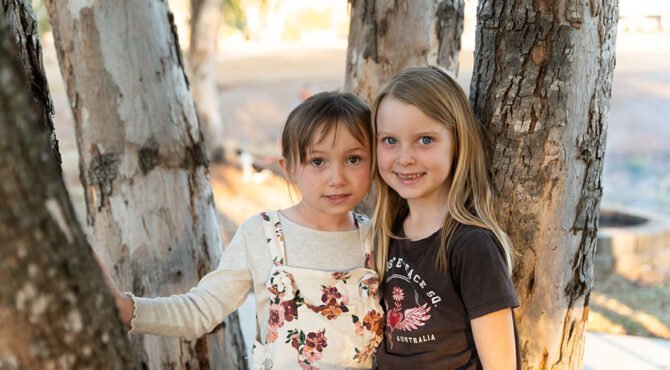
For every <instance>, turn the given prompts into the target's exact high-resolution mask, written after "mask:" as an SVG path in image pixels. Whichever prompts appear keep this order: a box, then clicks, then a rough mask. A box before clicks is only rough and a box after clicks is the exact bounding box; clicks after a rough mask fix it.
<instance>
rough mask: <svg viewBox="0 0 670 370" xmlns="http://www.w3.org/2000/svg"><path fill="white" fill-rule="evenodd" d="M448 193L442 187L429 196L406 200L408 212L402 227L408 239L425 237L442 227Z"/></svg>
mask: <svg viewBox="0 0 670 370" xmlns="http://www.w3.org/2000/svg"><path fill="white" fill-rule="evenodd" d="M448 195H449V191H448V190H447V189H443V190H441V191H440V192H438V193H437V194H435V195H434V196H431V197H425V198H420V199H408V200H407V205H408V207H409V214H408V215H407V218H405V221H404V222H403V229H404V232H405V235H406V236H407V237H408V238H409V239H410V240H419V239H423V238H426V237H428V236H430V235H432V234H433V233H434V232H436V231H437V230H439V229H441V228H442V226H443V225H444V220H445V218H446V217H447V214H448V213H449V209H448V208H447V196H448Z"/></svg>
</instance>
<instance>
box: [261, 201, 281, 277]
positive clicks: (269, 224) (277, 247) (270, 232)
mask: <svg viewBox="0 0 670 370" xmlns="http://www.w3.org/2000/svg"><path fill="white" fill-rule="evenodd" d="M261 218H262V219H263V231H265V239H266V240H267V242H268V247H269V248H270V256H271V257H272V263H273V264H274V265H275V266H285V265H286V248H285V247H284V232H283V231H282V226H281V222H279V211H267V212H261Z"/></svg>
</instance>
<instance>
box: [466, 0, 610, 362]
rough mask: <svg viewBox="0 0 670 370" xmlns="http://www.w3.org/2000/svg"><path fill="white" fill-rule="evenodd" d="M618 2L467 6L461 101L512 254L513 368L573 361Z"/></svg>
mask: <svg viewBox="0 0 670 370" xmlns="http://www.w3.org/2000/svg"><path fill="white" fill-rule="evenodd" d="M617 3H618V2H617V1H616V0H615V1H603V0H592V1H588V2H584V1H577V0H567V1H556V2H554V1H546V0H540V1H537V0H517V1H491V0H485V1H482V2H480V3H479V8H478V11H477V34H476V49H475V65H474V73H473V76H472V84H471V93H470V100H471V103H472V104H473V107H474V110H475V113H476V115H477V117H478V119H479V120H480V122H481V123H482V125H483V127H484V129H485V130H487V132H488V137H487V138H488V141H489V144H490V146H489V150H490V153H489V154H490V156H491V159H492V173H493V182H494V185H495V188H496V189H497V196H498V203H497V209H498V212H497V216H498V219H499V221H500V222H501V224H502V227H503V229H505V230H507V231H508V233H509V234H510V236H511V238H512V241H513V243H514V245H515V247H516V250H517V251H518V252H519V256H517V258H516V264H515V271H514V281H515V285H516V290H517V295H518V297H519V299H520V301H521V307H520V308H519V309H517V311H516V312H517V319H518V323H519V334H520V339H521V350H522V357H523V368H525V369H547V368H552V369H554V368H555V369H578V368H581V367H582V355H583V350H584V335H583V334H584V328H585V325H586V320H587V316H588V303H589V294H590V291H591V287H592V284H593V254H594V250H595V243H596V231H597V226H598V217H599V213H598V207H599V203H600V198H601V195H602V184H601V174H602V161H603V155H604V153H605V139H606V130H607V121H606V116H607V112H608V110H609V100H610V92H611V86H612V74H613V71H614V45H615V38H616V23H617V18H618V4H617Z"/></svg>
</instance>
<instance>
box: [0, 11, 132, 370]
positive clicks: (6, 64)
mask: <svg viewBox="0 0 670 370" xmlns="http://www.w3.org/2000/svg"><path fill="white" fill-rule="evenodd" d="M2 5H3V6H0V132H2V134H1V135H0V281H2V284H0V368H2V369H56V368H58V369H78V368H90V369H102V368H105V369H133V368H139V367H138V366H137V364H136V363H135V362H134V356H133V355H132V351H131V346H130V342H129V341H128V339H127V337H126V334H125V330H124V329H123V324H121V321H120V320H119V317H118V313H117V312H116V309H115V306H114V300H113V298H112V297H111V295H110V294H109V293H108V290H107V289H106V286H105V283H104V280H103V278H102V275H101V274H100V271H99V269H98V268H97V267H96V264H95V262H94V260H93V258H92V256H91V252H90V247H89V245H88V242H87V241H86V237H85V235H84V233H83V232H82V230H81V228H80V226H79V224H78V222H77V219H76V217H75V214H74V210H73V208H72V205H71V204H70V200H69V198H68V194H67V191H66V190H65V186H64V183H63V179H62V177H61V174H60V163H59V162H58V160H57V158H55V157H54V156H53V153H54V147H53V141H52V140H51V139H52V138H53V127H50V122H49V121H48V120H47V119H48V113H47V112H48V106H49V103H50V101H49V99H48V89H47V87H46V80H45V79H42V80H40V79H39V78H30V79H29V78H26V76H33V75H32V74H33V73H39V71H43V68H42V61H41V57H39V55H40V53H41V50H40V47H39V40H37V35H36V34H32V30H31V29H30V25H31V24H33V25H34V23H31V20H32V21H33V22H34V17H31V16H32V14H30V13H26V14H23V15H21V14H18V13H17V12H16V11H17V10H18V11H19V12H23V11H25V10H28V9H30V8H29V7H28V6H27V5H26V4H24V3H22V2H19V1H11V2H10V1H6V2H3V4H2ZM7 10H9V11H8V12H7V13H5V11H7ZM23 16H25V17H26V18H21V17H23ZM7 17H8V18H9V19H10V26H9V27H10V28H12V29H11V30H10V29H8V26H7V22H6V18H7ZM17 19H21V21H18V22H17V21H16V20H17ZM24 21H27V22H24ZM26 26H27V27H26ZM17 34H18V35H31V36H30V38H33V39H32V40H31V41H29V42H25V40H26V39H24V38H21V37H18V38H17V37H16V35H17ZM13 40H16V41H19V42H18V43H17V44H14V43H13V42H12V41H13ZM26 56H28V58H26ZM20 59H22V60H23V64H24V65H23V68H22V65H21V63H20V62H19V60H20ZM26 60H29V61H30V62H29V63H28V64H26ZM41 76H42V77H43V74H42V75H41ZM35 84H38V86H36V85H35ZM35 91H39V92H43V93H44V94H39V96H40V97H41V99H40V100H39V101H38V102H36V101H35ZM31 95H32V96H31ZM45 113H47V114H45Z"/></svg>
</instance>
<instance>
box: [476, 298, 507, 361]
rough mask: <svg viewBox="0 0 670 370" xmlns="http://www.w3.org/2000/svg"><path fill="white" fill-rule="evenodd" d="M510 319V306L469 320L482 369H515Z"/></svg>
mask: <svg viewBox="0 0 670 370" xmlns="http://www.w3.org/2000/svg"><path fill="white" fill-rule="evenodd" d="M512 320H513V317H512V309H510V308H506V309H502V310H500V311H496V312H492V313H490V314H487V315H484V316H480V317H478V318H476V319H472V320H470V324H471V326H472V335H473V337H474V339H475V346H476V347H477V353H478V354H479V358H480V360H481V361H482V367H483V368H484V369H486V370H489V369H511V370H513V369H516V344H515V340H514V324H513V321H512Z"/></svg>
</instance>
